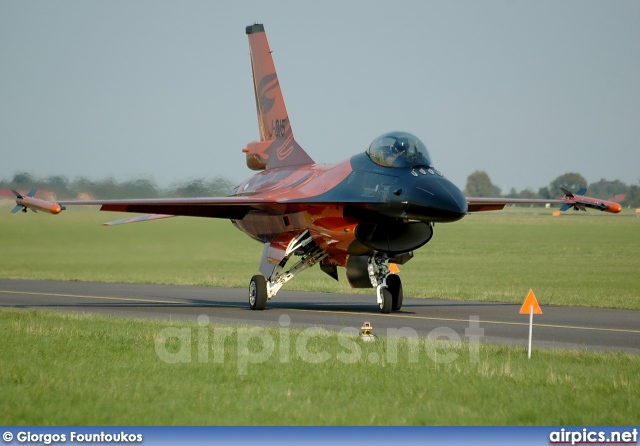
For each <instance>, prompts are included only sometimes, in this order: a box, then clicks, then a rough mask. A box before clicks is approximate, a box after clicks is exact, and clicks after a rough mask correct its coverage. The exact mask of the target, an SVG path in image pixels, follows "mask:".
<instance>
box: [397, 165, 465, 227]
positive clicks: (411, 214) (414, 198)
mask: <svg viewBox="0 0 640 446" xmlns="http://www.w3.org/2000/svg"><path fill="white" fill-rule="evenodd" d="M408 198H409V200H408V203H407V217H408V218H410V219H415V220H421V221H431V222H453V221H458V220H460V219H461V218H462V217H464V216H465V215H466V213H467V199H466V197H465V196H464V195H463V194H462V192H461V191H460V189H458V188H457V187H456V186H455V185H454V184H453V183H452V182H451V181H449V180H447V179H446V178H444V177H441V176H438V175H422V176H420V177H419V178H416V180H415V181H414V182H413V184H412V185H411V188H410V193H409V197H408Z"/></svg>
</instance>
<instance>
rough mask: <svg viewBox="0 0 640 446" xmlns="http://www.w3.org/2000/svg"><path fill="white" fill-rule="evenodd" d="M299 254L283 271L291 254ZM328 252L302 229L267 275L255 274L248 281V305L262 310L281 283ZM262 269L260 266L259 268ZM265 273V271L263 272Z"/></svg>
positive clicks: (280, 286)
mask: <svg viewBox="0 0 640 446" xmlns="http://www.w3.org/2000/svg"><path fill="white" fill-rule="evenodd" d="M294 253H295V254H298V255H300V256H301V257H300V260H299V261H298V263H296V264H295V265H293V266H292V267H291V269H290V270H289V271H285V272H283V269H284V267H285V265H286V263H287V262H288V261H289V259H290V258H291V256H292V255H293V254H294ZM327 255H329V254H328V253H326V252H324V251H323V250H321V249H320V248H319V247H318V245H316V244H315V242H314V241H313V239H312V238H311V235H310V234H309V231H304V232H302V233H301V234H299V235H298V236H297V237H295V238H294V239H293V240H291V242H290V243H289V245H288V247H287V249H286V251H285V253H284V257H283V258H282V260H281V261H280V263H278V264H277V265H275V266H274V267H273V268H272V270H271V274H269V276H268V277H266V278H265V277H264V276H261V275H256V276H253V277H252V278H251V282H249V306H250V307H251V309H252V310H264V308H265V306H266V305H267V300H269V299H271V298H272V297H274V296H275V295H276V293H277V292H278V291H279V290H280V288H282V285H284V284H285V283H287V282H288V281H290V280H291V279H293V278H294V277H295V276H296V275H298V274H300V273H301V272H302V271H304V270H305V269H307V268H310V267H312V266H313V265H315V264H316V263H318V262H319V261H320V260H322V259H323V258H325V257H326V256H327ZM261 271H262V268H261ZM264 273H265V275H266V272H264Z"/></svg>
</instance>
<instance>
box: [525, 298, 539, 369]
mask: <svg viewBox="0 0 640 446" xmlns="http://www.w3.org/2000/svg"><path fill="white" fill-rule="evenodd" d="M527 313H529V351H528V352H527V358H528V359H531V340H532V339H533V314H534V313H535V314H542V309H541V308H540V305H539V304H538V299H536V296H535V294H533V290H529V294H527V298H526V299H525V300H524V303H523V304H522V307H520V314H527Z"/></svg>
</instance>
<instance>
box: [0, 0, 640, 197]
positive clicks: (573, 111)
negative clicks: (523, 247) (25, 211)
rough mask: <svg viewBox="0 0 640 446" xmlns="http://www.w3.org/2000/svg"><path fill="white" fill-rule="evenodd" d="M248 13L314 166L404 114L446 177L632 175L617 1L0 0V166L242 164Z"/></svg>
mask: <svg viewBox="0 0 640 446" xmlns="http://www.w3.org/2000/svg"><path fill="white" fill-rule="evenodd" d="M255 22H258V23H263V24H264V26H265V30H266V32H267V38H268V40H269V43H270V46H271V49H272V50H273V57H274V61H275V65H276V69H277V72H278V77H279V80H280V85H281V87H282V91H283V94H284V98H285V102H286V104H287V109H288V113H289V118H290V120H291V124H292V129H293V132H294V134H295V137H296V140H297V141H298V143H299V144H300V145H301V146H302V147H303V148H304V149H305V150H306V151H307V153H309V155H310V156H311V157H312V158H313V159H314V160H315V161H316V162H318V163H334V162H338V161H342V160H344V159H347V158H348V157H350V156H351V155H354V154H356V153H359V152H362V151H364V150H366V149H367V147H368V146H369V144H370V143H371V141H372V140H373V139H374V138H376V137H377V136H379V135H381V134H383V133H386V132H389V131H393V130H402V131H408V132H411V133H413V134H415V135H416V136H418V137H419V138H420V139H422V141H423V142H424V143H425V144H426V145H427V147H428V148H429V151H430V154H431V158H432V160H433V162H434V165H435V167H436V168H438V169H439V170H440V171H442V172H443V173H444V174H445V176H447V177H448V178H449V179H450V180H451V181H453V183H455V184H456V185H458V187H460V188H464V186H465V184H466V179H467V177H468V176H469V174H471V173H472V172H474V171H476V170H484V171H485V172H487V173H488V174H489V176H490V178H491V180H492V182H493V183H494V184H495V185H496V186H498V187H500V188H501V189H502V190H503V191H505V192H506V191H509V190H510V189H511V188H515V189H516V190H522V189H525V188H530V189H532V190H537V189H538V188H539V187H543V186H546V185H548V184H549V183H550V182H551V181H552V180H553V179H555V178H556V177H558V176H559V175H561V174H563V173H566V172H578V173H580V174H582V175H583V176H584V177H585V178H586V180H587V181H588V182H595V181H598V180H600V179H602V178H604V179H607V180H616V179H617V180H621V181H623V182H625V183H627V184H638V182H640V26H639V25H638V24H639V23H640V2H638V1H619V0H616V1H610V2H603V1H590V0H584V1H555V0H553V1H547V0H542V1H535V2H531V1H492V0H488V1H482V2H478V1H455V0H454V1H424V0H415V1H407V0H394V1H381V0H368V1H356V0H348V1H347V0H341V1H334V0H329V1H322V2H320V1H315V2H307V1H293V0H292V1H285V0H282V1H281V0H270V1H268V2H264V1H190V0H186V1H163V0H155V1H146V0H138V1H131V2H130V1H101V0H95V1H84V0H77V1H68V0H62V1H31V0H19V1H17V0H3V1H2V2H0V179H6V180H10V179H11V178H12V177H13V175H14V174H15V173H16V172H23V171H24V172H29V173H31V174H34V175H36V176H41V177H46V176H50V175H65V176H67V177H68V178H69V179H73V178H75V177H77V176H84V177H87V178H90V179H94V180H97V179H104V178H107V177H114V178H116V179H118V180H127V179H132V178H138V177H145V178H153V179H154V180H155V181H156V182H157V183H158V184H159V185H161V186H167V185H170V184H172V183H175V182H178V181H184V180H188V179H191V178H201V177H205V178H210V177H214V176H219V175H220V176H224V177H226V178H229V179H231V180H233V181H235V182H238V183H239V182H240V181H241V180H243V179H245V178H248V177H249V176H251V175H252V174H253V173H254V172H253V171H251V170H249V169H248V168H247V167H246V164H245V160H244V154H243V153H242V148H244V147H245V146H246V144H247V143H248V142H250V141H254V140H256V139H258V138H259V133H258V127H257V120H256V111H255V101H254V93H253V85H252V79H251V65H250V60H249V48H248V42H247V36H246V34H245V27H246V26H247V25H250V24H252V23H255Z"/></svg>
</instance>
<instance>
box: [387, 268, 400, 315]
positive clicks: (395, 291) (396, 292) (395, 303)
mask: <svg viewBox="0 0 640 446" xmlns="http://www.w3.org/2000/svg"><path fill="white" fill-rule="evenodd" d="M387 289H388V290H389V292H391V297H392V303H391V311H398V310H400V308H402V298H403V297H404V296H403V293H402V281H401V280H400V276H398V275H396V274H389V275H388V276H387Z"/></svg>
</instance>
